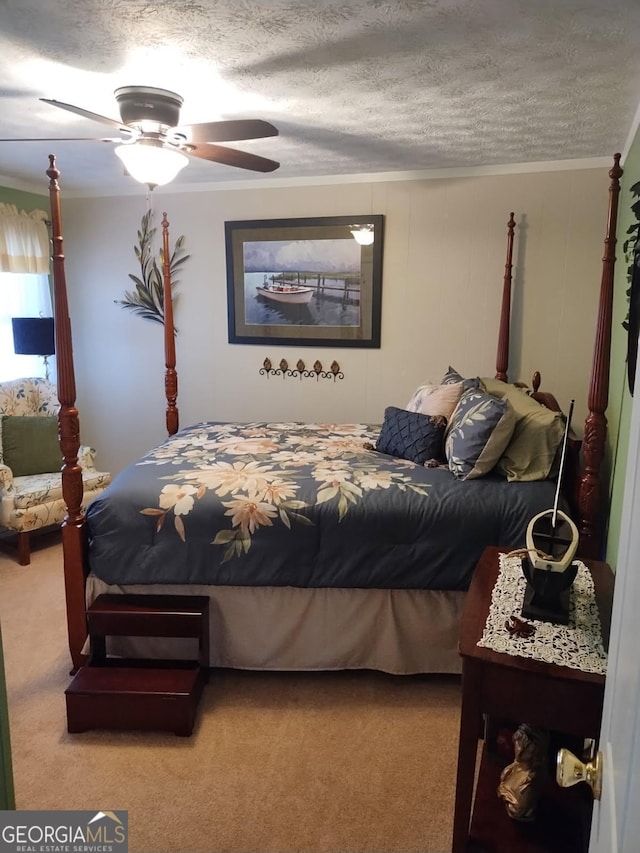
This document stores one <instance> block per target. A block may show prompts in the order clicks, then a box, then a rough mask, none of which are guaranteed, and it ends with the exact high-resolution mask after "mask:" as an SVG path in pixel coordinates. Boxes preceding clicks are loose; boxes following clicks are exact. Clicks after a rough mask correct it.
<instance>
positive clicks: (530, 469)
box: [480, 377, 565, 481]
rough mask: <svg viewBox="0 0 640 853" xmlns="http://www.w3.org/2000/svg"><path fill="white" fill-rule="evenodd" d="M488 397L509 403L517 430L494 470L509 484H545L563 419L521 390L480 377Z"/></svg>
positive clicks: (554, 456) (560, 434) (556, 450)
mask: <svg viewBox="0 0 640 853" xmlns="http://www.w3.org/2000/svg"><path fill="white" fill-rule="evenodd" d="M480 382H481V384H482V387H483V388H484V390H485V391H487V393H489V394H491V395H493V396H494V397H499V398H500V399H501V400H508V401H509V402H510V403H511V405H512V406H513V408H514V410H515V413H516V426H515V429H514V431H513V436H512V438H511V441H510V442H509V444H508V446H507V449H506V450H505V451H504V453H503V454H502V457H501V458H500V460H499V462H498V464H497V465H496V470H497V471H499V472H501V473H502V474H504V475H505V476H506V478H507V480H509V481H530V480H546V479H547V477H550V476H553V475H554V474H555V473H556V471H555V466H554V462H555V460H556V455H557V453H558V448H559V447H560V445H561V444H562V436H563V434H564V424H565V421H564V417H563V415H562V414H561V413H560V412H552V411H551V410H550V409H546V408H545V407H544V406H541V405H540V403H537V402H536V401H535V400H533V399H532V398H531V397H529V395H528V394H527V393H526V391H525V390H523V389H522V388H518V387H517V386H516V385H511V384H509V383H507V382H501V381H500V379H490V378H485V377H483V378H482V379H481V380H480Z"/></svg>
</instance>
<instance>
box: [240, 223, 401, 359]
mask: <svg viewBox="0 0 640 853" xmlns="http://www.w3.org/2000/svg"><path fill="white" fill-rule="evenodd" d="M383 219H384V217H383V216H382V215H380V214H376V215H372V214H369V215H365V216H330V217H320V218H302V219H265V220H246V221H236V222H226V223H225V239H226V257H227V300H228V322H229V342H230V343H247V344H264V343H267V342H269V343H276V344H290V345H292V346H293V345H295V346H334V347H335V346H338V347H371V348H378V347H380V318H381V291H382V240H383V233H382V232H383ZM354 231H366V232H367V234H368V237H369V239H368V241H367V244H366V245H362V244H361V243H359V242H357V240H356V239H355V238H354V234H353V232H354Z"/></svg>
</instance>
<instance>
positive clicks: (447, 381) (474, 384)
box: [442, 365, 480, 391]
mask: <svg viewBox="0 0 640 853" xmlns="http://www.w3.org/2000/svg"><path fill="white" fill-rule="evenodd" d="M458 382H462V388H463V390H464V391H466V390H467V388H479V387H480V380H479V379H477V378H474V379H465V378H464V376H460V374H459V373H458V371H457V370H456V369H455V368H453V367H451V365H449V367H448V368H447V372H446V373H445V375H444V376H443V377H442V384H443V385H453V384H457V383H458Z"/></svg>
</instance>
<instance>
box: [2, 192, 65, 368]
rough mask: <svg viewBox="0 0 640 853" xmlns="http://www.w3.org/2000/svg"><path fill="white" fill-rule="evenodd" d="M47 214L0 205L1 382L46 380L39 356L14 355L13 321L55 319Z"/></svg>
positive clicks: (9, 205)
mask: <svg viewBox="0 0 640 853" xmlns="http://www.w3.org/2000/svg"><path fill="white" fill-rule="evenodd" d="M46 218H47V214H46V212H45V211H44V210H34V211H32V212H31V213H25V212H24V210H18V208H17V207H16V206H15V205H13V204H0V382H1V381H7V380H8V379H19V378H20V377H21V376H44V375H45V368H44V361H43V359H42V357H41V356H37V355H16V354H15V353H14V351H13V329H12V326H11V318H12V317H51V316H52V314H53V311H52V306H51V291H50V288H49V253H50V250H49V233H48V231H47V226H46V224H45V221H46Z"/></svg>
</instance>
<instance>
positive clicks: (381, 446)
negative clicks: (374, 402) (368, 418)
mask: <svg viewBox="0 0 640 853" xmlns="http://www.w3.org/2000/svg"><path fill="white" fill-rule="evenodd" d="M446 425H447V420H446V418H443V417H441V416H440V415H435V416H430V415H423V414H421V413H420V412H408V411H407V410H406V409H398V408H396V407H395V406H389V407H388V408H386V409H385V412H384V423H383V424H382V429H381V430H380V435H379V436H378V440H377V442H376V446H375V449H376V450H379V451H380V452H381V453H388V454H389V456H396V457H398V458H399V459H409V460H410V461H411V462H416V463H417V464H418V465H422V464H423V463H424V462H426V461H427V460H428V459H438V460H444V431H445V428H446Z"/></svg>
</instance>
